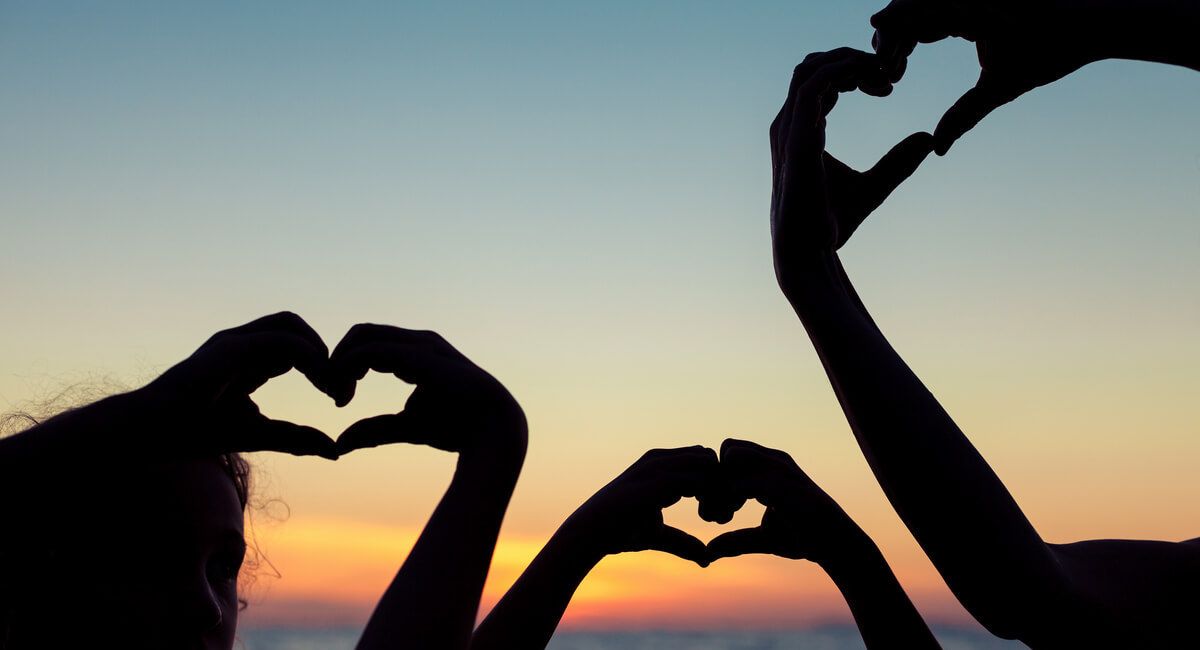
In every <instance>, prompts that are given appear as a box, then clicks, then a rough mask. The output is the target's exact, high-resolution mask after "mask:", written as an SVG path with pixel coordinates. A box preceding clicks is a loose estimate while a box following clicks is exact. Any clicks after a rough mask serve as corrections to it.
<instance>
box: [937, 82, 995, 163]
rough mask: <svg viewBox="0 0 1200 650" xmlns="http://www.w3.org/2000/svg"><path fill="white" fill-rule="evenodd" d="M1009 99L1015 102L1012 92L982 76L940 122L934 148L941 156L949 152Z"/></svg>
mask: <svg viewBox="0 0 1200 650" xmlns="http://www.w3.org/2000/svg"><path fill="white" fill-rule="evenodd" d="M1009 101H1012V96H1011V95H1009V94H1008V93H1005V92H1003V91H1002V90H1001V89H1000V88H998V87H996V86H995V85H994V84H992V83H990V82H988V81H987V78H986V77H983V76H981V77H980V78H979V82H978V83H977V84H976V85H975V87H974V88H972V89H970V90H968V91H967V92H965V93H963V96H962V97H960V98H959V99H958V101H956V102H954V105H953V106H951V107H950V109H949V110H947V111H946V114H945V115H943V116H942V119H941V121H940V122H938V125H937V128H936V129H935V130H934V131H933V137H934V140H935V143H934V151H936V152H937V154H938V155H939V156H944V155H946V152H947V151H949V150H950V146H951V145H953V144H954V142H955V141H956V140H958V139H959V138H961V137H962V136H963V134H965V133H966V132H967V131H970V130H971V129H973V128H975V125H977V124H979V122H980V121H981V120H983V118H985V117H987V115H988V113H991V112H992V111H994V110H996V109H997V108H999V107H1000V106H1002V105H1004V104H1006V103H1008V102H1009Z"/></svg>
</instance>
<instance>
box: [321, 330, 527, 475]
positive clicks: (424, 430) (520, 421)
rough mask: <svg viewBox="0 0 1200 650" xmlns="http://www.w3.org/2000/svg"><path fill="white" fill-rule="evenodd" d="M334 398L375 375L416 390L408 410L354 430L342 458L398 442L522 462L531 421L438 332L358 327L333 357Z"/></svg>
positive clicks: (346, 398) (349, 394)
mask: <svg viewBox="0 0 1200 650" xmlns="http://www.w3.org/2000/svg"><path fill="white" fill-rule="evenodd" d="M330 364H331V366H332V368H331V373H330V394H331V395H333V396H334V398H335V400H336V401H337V404H338V405H339V406H345V405H346V404H348V403H349V402H350V400H351V399H352V398H353V397H354V389H355V385H356V383H357V382H358V380H360V379H362V378H363V377H364V376H365V375H366V374H367V371H369V370H375V371H377V372H386V373H391V374H393V375H395V376H396V377H397V378H399V379H401V380H402V381H405V382H408V383H410V384H415V385H416V390H414V391H413V393H412V395H410V396H409V398H408V402H407V403H406V404H405V405H404V410H403V411H401V412H399V413H395V414H389V415H380V416H376V417H372V418H367V419H365V420H361V421H359V422H356V423H354V424H353V425H351V426H350V427H349V428H348V429H346V431H345V432H343V433H342V435H341V436H340V437H339V438H338V441H337V448H338V451H339V452H340V453H343V454H344V453H347V452H349V451H352V450H355V449H362V448H364V447H377V446H379V445H386V444H391V443H397V442H408V443H413V444H421V445H429V446H431V447H435V448H437V449H444V450H446V451H453V452H459V453H463V452H473V451H484V452H486V453H488V454H508V453H509V452H512V453H514V454H516V455H519V456H520V458H522V459H523V458H524V453H525V444H526V435H527V427H526V422H525V414H524V412H523V411H522V410H521V407H520V405H518V404H517V401H516V400H515V399H513V397H512V395H510V394H509V392H508V390H506V389H505V388H504V386H502V385H501V384H500V382H499V381H496V379H495V378H494V377H492V376H491V375H489V374H488V373H487V372H485V371H484V370H483V369H482V368H480V367H479V366H477V365H475V364H474V363H472V362H471V360H470V359H467V358H466V357H465V356H463V355H462V353H460V352H459V351H458V350H456V349H454V347H453V346H451V345H450V344H449V343H447V342H446V340H445V339H443V338H442V337H441V336H439V335H437V334H435V333H434V332H424V331H415V330H406V329H401V328H399V327H390V326H386V325H370V324H361V325H355V326H354V327H353V328H351V329H350V331H349V332H347V333H346V336H345V337H344V338H343V339H342V340H341V342H340V343H338V344H337V347H335V348H334V350H333V354H332V355H330Z"/></svg>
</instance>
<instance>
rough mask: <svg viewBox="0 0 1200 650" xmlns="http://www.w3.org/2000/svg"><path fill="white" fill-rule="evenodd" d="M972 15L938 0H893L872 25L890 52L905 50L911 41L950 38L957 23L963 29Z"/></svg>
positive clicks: (876, 16) (885, 50)
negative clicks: (963, 25) (904, 46)
mask: <svg viewBox="0 0 1200 650" xmlns="http://www.w3.org/2000/svg"><path fill="white" fill-rule="evenodd" d="M968 15H969V13H968V12H964V11H961V10H954V8H953V7H949V6H946V4H945V3H944V2H938V0H893V1H892V2H891V3H889V4H888V6H886V7H884V8H883V9H882V10H880V11H879V12H877V13H876V14H875V15H874V16H871V26H872V27H874V28H875V30H876V33H877V34H878V35H879V36H878V37H877V39H876V42H878V43H879V46H880V50H883V51H884V53H888V54H890V53H891V52H893V51H894V52H903V49H902V48H903V44H904V43H907V42H909V41H913V42H921V43H933V42H936V41H940V40H942V39H944V38H947V37H949V36H950V35H951V33H952V32H954V31H955V25H956V24H958V27H959V28H960V29H959V31H961V27H962V25H961V23H964V22H965V21H966V20H967V17H968ZM889 41H890V42H894V43H896V45H892V44H891V43H890V42H889ZM892 48H896V49H894V50H892ZM911 51H912V50H911V49H909V52H910V53H911ZM905 56H907V54H905Z"/></svg>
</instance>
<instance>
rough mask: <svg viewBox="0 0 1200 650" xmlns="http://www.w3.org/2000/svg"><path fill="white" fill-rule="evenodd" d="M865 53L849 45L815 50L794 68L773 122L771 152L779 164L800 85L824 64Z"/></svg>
mask: <svg viewBox="0 0 1200 650" xmlns="http://www.w3.org/2000/svg"><path fill="white" fill-rule="evenodd" d="M861 54H865V53H864V52H860V51H859V50H855V49H853V48H849V47H842V48H838V49H835V50H830V51H828V52H813V53H811V54H809V55H808V56H806V57H805V58H804V60H803V61H802V62H800V64H799V65H797V66H796V67H795V69H794V70H792V80H791V83H790V84H789V85H788V94H787V98H786V99H785V100H784V102H783V107H782V108H780V109H779V115H777V116H776V117H775V121H774V122H773V123H772V124H771V136H772V138H771V142H772V148H771V154H772V157H773V159H774V160H776V161H777V163H778V165H782V164H783V156H784V154H785V151H784V149H785V144H786V142H787V138H788V133H789V132H790V131H791V123H792V117H793V113H794V112H795V104H796V95H797V93H798V92H799V89H800V87H801V86H802V85H803V84H804V83H805V82H806V81H808V80H809V78H810V77H811V76H812V75H813V73H814V72H816V71H817V70H818V69H820V68H821V67H822V66H825V65H828V64H830V63H833V62H836V61H840V60H843V59H845V58H847V57H853V56H858V55H861Z"/></svg>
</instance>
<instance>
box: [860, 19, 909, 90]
mask: <svg viewBox="0 0 1200 650" xmlns="http://www.w3.org/2000/svg"><path fill="white" fill-rule="evenodd" d="M871 47H872V48H873V49H874V50H875V55H876V56H878V57H879V67H880V70H882V71H883V73H884V76H885V78H886V79H887V80H888V81H890V82H891V83H893V84H894V83H896V82H898V81H900V80H901V79H902V78H903V77H904V71H905V70H906V69H907V68H908V57H909V56H910V55H912V53H913V50H915V49H916V47H917V39H915V38H912V37H905V36H903V35H901V34H900V33H898V32H896V31H893V30H886V31H880V30H876V32H875V35H874V36H873V37H872V38H871Z"/></svg>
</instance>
